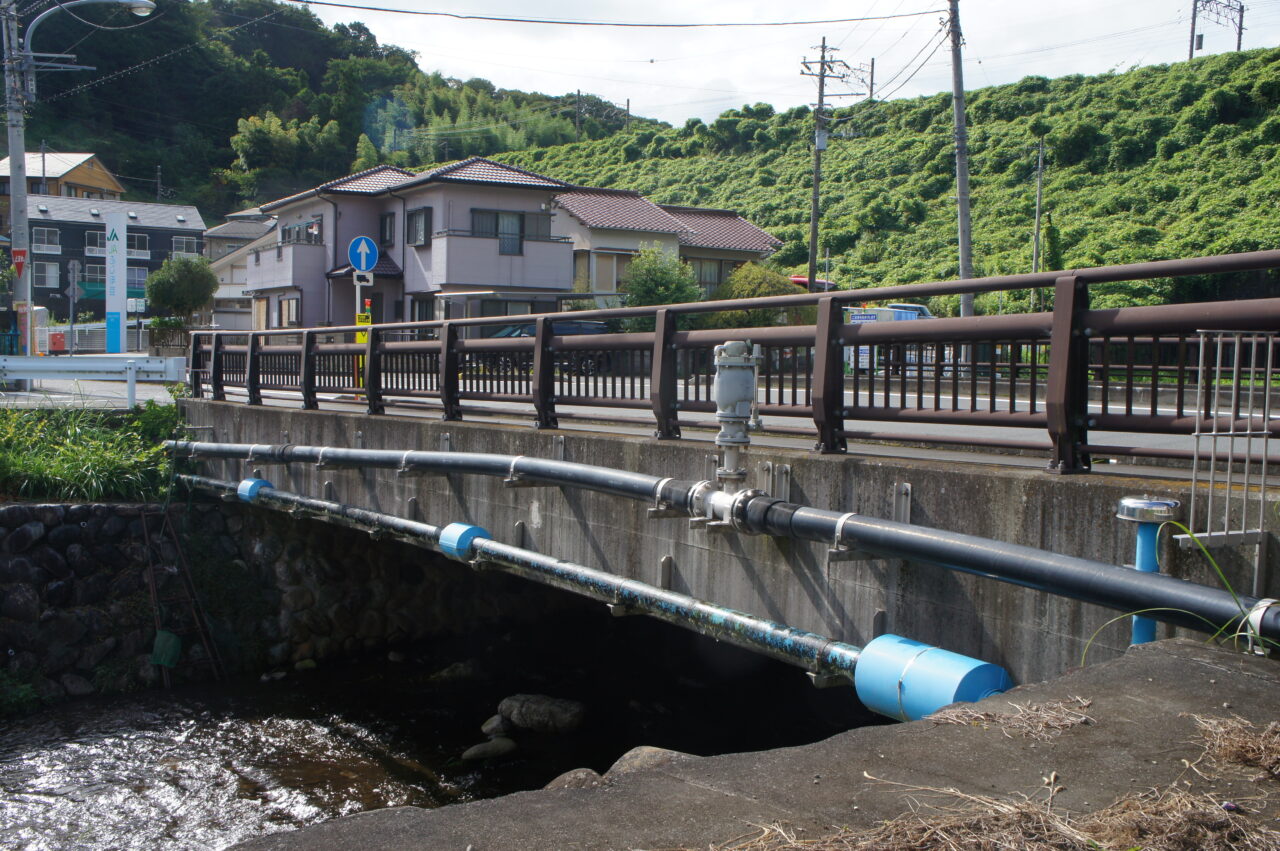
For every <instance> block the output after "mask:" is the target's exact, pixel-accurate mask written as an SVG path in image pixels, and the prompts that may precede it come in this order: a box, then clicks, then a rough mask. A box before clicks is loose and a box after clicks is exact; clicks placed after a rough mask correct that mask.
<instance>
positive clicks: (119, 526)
mask: <svg viewBox="0 0 1280 851" xmlns="http://www.w3.org/2000/svg"><path fill="white" fill-rule="evenodd" d="M128 528H129V521H128V520H126V519H125V518H123V517H121V516H120V515H119V514H112V515H110V516H108V517H107V518H106V519H105V520H103V521H102V528H101V529H99V530H98V534H97V535H95V536H94V537H98V538H118V537H120V535H121V533H122V532H124V531H125V530H126V529H128Z"/></svg>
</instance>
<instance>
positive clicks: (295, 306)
mask: <svg viewBox="0 0 1280 851" xmlns="http://www.w3.org/2000/svg"><path fill="white" fill-rule="evenodd" d="M301 302H302V300H301V299H297V298H282V299H280V327H281V328H297V327H298V321H299V317H300V316H301V313H300V310H299V308H300V306H301Z"/></svg>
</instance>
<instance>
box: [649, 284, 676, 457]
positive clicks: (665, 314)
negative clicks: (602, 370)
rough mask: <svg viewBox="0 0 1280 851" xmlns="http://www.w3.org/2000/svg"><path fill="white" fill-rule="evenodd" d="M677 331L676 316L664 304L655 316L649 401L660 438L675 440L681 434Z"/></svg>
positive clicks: (656, 432) (656, 434) (655, 433)
mask: <svg viewBox="0 0 1280 851" xmlns="http://www.w3.org/2000/svg"><path fill="white" fill-rule="evenodd" d="M675 334H676V316H675V314H674V313H672V312H671V311H670V310H668V309H667V308H665V307H664V308H662V309H660V310H659V311H658V312H657V314H656V315H655V316H654V326H653V355H652V359H651V360H652V363H651V370H650V375H649V401H650V403H652V405H653V418H654V419H655V420H657V424H658V428H657V431H655V432H654V435H655V436H656V437H657V438H658V440H674V439H676V438H678V437H679V436H680V423H679V422H678V420H677V417H678V416H679V414H678V411H677V408H678V403H677V401H676V363H677V356H678V352H677V351H676V344H675Z"/></svg>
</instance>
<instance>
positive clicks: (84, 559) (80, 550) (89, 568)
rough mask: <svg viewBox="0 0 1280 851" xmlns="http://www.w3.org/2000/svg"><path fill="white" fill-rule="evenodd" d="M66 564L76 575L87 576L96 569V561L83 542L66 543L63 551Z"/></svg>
mask: <svg viewBox="0 0 1280 851" xmlns="http://www.w3.org/2000/svg"><path fill="white" fill-rule="evenodd" d="M63 552H64V555H65V557H66V559H67V564H68V565H69V566H70V567H71V570H72V572H74V573H75V575H76V576H89V575H90V574H92V573H94V572H95V571H96V570H97V569H98V562H97V561H96V560H94V558H93V556H91V555H90V554H89V550H87V549H86V548H85V547H84V545H83V544H68V545H67V547H66V549H65V550H64V551H63Z"/></svg>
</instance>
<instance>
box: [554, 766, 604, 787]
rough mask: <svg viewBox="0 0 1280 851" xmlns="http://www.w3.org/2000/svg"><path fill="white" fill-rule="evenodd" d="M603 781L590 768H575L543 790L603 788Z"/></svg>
mask: <svg viewBox="0 0 1280 851" xmlns="http://www.w3.org/2000/svg"><path fill="white" fill-rule="evenodd" d="M604 783H605V779H604V778H603V777H601V776H600V775H599V774H597V773H596V772H594V771H592V770H591V769H590V768H575V769H573V770H572V771H566V772H565V773H564V774H561V775H560V776H559V777H557V778H556V779H555V780H552V781H551V782H550V783H548V784H547V785H546V786H543V787H542V788H543V789H594V788H596V787H597V786H603V785H604Z"/></svg>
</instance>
